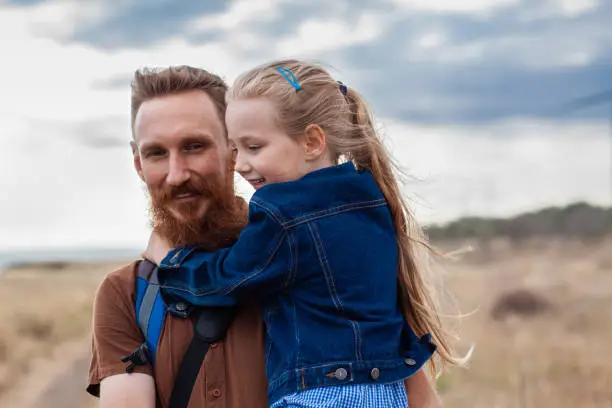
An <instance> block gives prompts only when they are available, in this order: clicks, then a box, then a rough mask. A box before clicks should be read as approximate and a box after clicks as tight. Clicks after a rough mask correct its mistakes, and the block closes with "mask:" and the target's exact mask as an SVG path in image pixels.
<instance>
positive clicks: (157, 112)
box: [134, 91, 225, 144]
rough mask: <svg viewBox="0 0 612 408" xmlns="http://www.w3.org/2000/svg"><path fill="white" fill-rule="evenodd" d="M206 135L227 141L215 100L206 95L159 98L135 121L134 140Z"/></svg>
mask: <svg viewBox="0 0 612 408" xmlns="http://www.w3.org/2000/svg"><path fill="white" fill-rule="evenodd" d="M195 134H203V135H210V136H212V137H220V138H224V137H225V134H224V126H223V122H222V121H221V119H220V118H219V113H218V111H217V109H216V107H215V105H214V103H213V101H212V100H211V98H210V97H209V96H208V95H207V94H206V93H204V92H202V91H192V92H188V93H182V94H177V95H167V96H161V97H156V98H153V99H150V100H148V101H146V102H144V103H143V104H142V105H141V107H140V109H139V110H138V114H137V115H136V118H135V121H134V138H135V140H136V142H137V143H139V144H140V143H141V142H143V141H144V140H143V139H147V140H148V139H159V138H169V137H170V138H173V137H180V136H185V135H195Z"/></svg>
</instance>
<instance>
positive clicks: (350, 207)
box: [283, 199, 387, 228]
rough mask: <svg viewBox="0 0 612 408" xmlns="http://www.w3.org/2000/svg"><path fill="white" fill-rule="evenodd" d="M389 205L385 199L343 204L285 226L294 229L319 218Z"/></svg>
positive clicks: (303, 217) (291, 221)
mask: <svg viewBox="0 0 612 408" xmlns="http://www.w3.org/2000/svg"><path fill="white" fill-rule="evenodd" d="M386 205H387V202H386V201H384V199H382V201H381V200H376V201H370V202H364V203H356V204H350V205H349V204H343V205H340V206H337V207H334V208H328V209H326V210H321V211H317V212H314V213H308V214H304V215H301V216H299V217H297V218H293V219H291V220H289V221H287V222H285V223H284V224H283V227H284V228H294V227H296V226H298V225H300V224H303V223H306V222H310V221H314V220H316V219H319V218H324V217H330V216H332V215H336V214H341V213H344V212H349V211H355V210H362V209H366V208H375V207H384V206H386Z"/></svg>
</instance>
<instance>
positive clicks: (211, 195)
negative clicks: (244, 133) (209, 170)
mask: <svg viewBox="0 0 612 408" xmlns="http://www.w3.org/2000/svg"><path fill="white" fill-rule="evenodd" d="M230 174H231V173H230ZM230 180H231V178H230ZM149 192H150V196H151V204H150V205H151V224H152V225H151V226H152V227H153V230H154V231H155V232H157V233H158V234H160V235H161V236H162V237H164V238H166V239H167V240H168V242H169V243H170V244H171V245H172V246H173V247H179V246H184V245H197V246H201V247H204V248H205V249H207V250H209V251H212V250H215V249H218V248H223V247H226V246H229V245H231V244H232V243H233V242H234V241H235V240H236V239H237V238H238V235H239V234H240V232H241V231H242V230H243V229H244V227H245V226H246V224H247V217H248V210H247V205H246V203H245V201H244V200H243V199H242V198H240V197H236V195H235V193H234V186H233V184H232V182H231V181H230V182H224V180H223V179H222V177H219V176H217V177H215V176H211V177H208V178H203V177H201V176H198V175H196V174H192V175H191V178H190V179H189V181H187V182H186V183H185V184H183V185H181V186H178V187H177V186H168V185H163V186H161V187H157V188H153V187H150V188H149ZM186 193H187V194H193V195H195V196H196V198H195V199H193V200H188V201H186V202H180V201H178V202H177V201H175V200H176V197H178V196H180V195H181V194H186ZM203 200H205V201H206V202H207V209H206V213H205V214H204V216H203V217H201V216H200V214H199V213H200V212H201V208H202V201H203ZM170 208H172V209H173V210H174V211H175V212H178V213H179V214H181V215H182V217H181V218H177V217H176V216H175V215H174V213H173V211H172V210H170Z"/></svg>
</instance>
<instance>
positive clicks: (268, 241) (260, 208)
mask: <svg viewBox="0 0 612 408" xmlns="http://www.w3.org/2000/svg"><path fill="white" fill-rule="evenodd" d="M277 214H278V213H277V212H276V211H273V210H271V209H270V207H269V206H264V205H261V204H257V203H253V202H251V204H250V205H249V224H248V226H247V227H246V228H245V229H244V230H243V231H242V233H241V234H240V236H239V238H238V240H237V241H236V243H235V244H234V245H233V246H232V247H229V248H224V249H221V250H218V251H216V252H205V251H203V250H201V249H198V248H197V247H184V248H176V249H173V250H171V251H170V252H168V254H167V255H166V257H165V258H164V259H163V260H162V262H161V263H160V265H159V269H158V276H159V282H160V286H161V290H162V292H163V294H164V296H166V297H170V298H172V299H175V300H183V301H187V302H189V303H191V304H193V305H196V306H227V305H228V301H230V300H231V299H233V300H234V301H240V300H242V299H243V298H245V297H248V296H253V295H256V296H262V295H266V294H269V293H273V292H276V291H279V290H281V289H282V288H283V287H286V286H287V285H288V283H289V279H288V278H289V277H290V276H291V275H292V274H291V273H290V271H291V270H292V268H293V265H292V256H290V254H291V248H290V246H289V239H288V231H287V230H285V229H284V228H283V226H282V223H281V220H280V217H279V216H278V215H277Z"/></svg>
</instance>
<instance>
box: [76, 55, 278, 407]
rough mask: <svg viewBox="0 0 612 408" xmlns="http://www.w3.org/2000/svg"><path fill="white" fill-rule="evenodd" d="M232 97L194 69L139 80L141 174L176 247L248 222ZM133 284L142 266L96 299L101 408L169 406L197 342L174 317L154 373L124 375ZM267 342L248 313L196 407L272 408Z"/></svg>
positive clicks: (252, 310)
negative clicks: (234, 150)
mask: <svg viewBox="0 0 612 408" xmlns="http://www.w3.org/2000/svg"><path fill="white" fill-rule="evenodd" d="M225 91H226V85H225V83H224V82H223V81H222V80H221V79H220V78H219V77H217V76H215V75H212V74H210V73H208V72H206V71H203V70H199V69H194V68H189V67H179V68H170V69H167V70H164V71H161V72H150V71H144V72H137V73H136V75H135V78H134V82H133V88H132V134H133V141H132V150H133V154H134V166H135V167H136V170H137V172H138V174H139V176H140V178H141V179H142V180H143V181H144V183H145V185H146V187H147V190H148V193H149V195H150V201H151V203H150V205H151V218H152V220H151V221H152V225H153V228H154V229H155V230H156V231H158V232H159V233H160V234H161V235H162V236H164V237H166V238H167V239H168V240H169V241H170V242H172V243H173V244H174V245H181V244H184V243H187V242H189V243H198V244H202V245H205V246H208V247H210V248H216V247H218V246H221V245H226V244H227V243H229V242H231V240H232V239H235V238H236V237H237V235H238V233H239V231H240V229H241V228H242V227H243V226H244V225H245V222H246V207H245V206H244V202H241V201H240V200H237V199H236V197H235V195H234V190H233V170H232V157H231V149H230V147H229V146H228V143H227V139H226V131H225V126H224V120H223V118H224V115H225ZM241 204H243V205H241ZM136 277H137V263H133V264H130V265H126V266H124V267H122V268H120V269H119V270H117V271H114V272H112V273H111V274H109V275H108V276H107V277H106V278H105V279H104V281H103V282H102V284H101V285H100V288H99V290H98V292H97V295H96V299H95V303H94V312H93V342H92V345H93V347H92V349H93V350H92V351H93V358H92V362H91V367H90V372H89V384H90V385H89V387H88V391H89V392H90V393H91V394H93V395H98V394H99V396H100V406H101V407H103V408H107V407H112V408H122V407H134V408H153V407H156V406H157V407H167V406H168V401H169V398H170V394H171V391H172V387H173V382H174V377H175V376H176V374H177V371H178V368H179V366H180V363H181V359H182V357H183V354H184V353H185V351H186V349H187V347H188V345H189V342H190V341H191V338H192V335H193V334H192V333H193V329H192V324H191V322H190V321H189V320H188V319H183V318H180V317H175V316H173V315H171V314H168V315H167V318H166V321H165V324H164V328H163V330H162V333H161V337H160V340H159V343H158V344H159V346H158V349H157V354H156V356H157V357H156V361H155V368H154V370H153V369H152V368H151V365H149V364H146V365H139V366H136V367H135V368H134V371H133V373H131V374H128V373H126V365H127V364H126V363H124V362H122V360H121V358H122V357H123V356H126V355H129V354H130V353H131V352H132V351H133V350H134V349H136V348H137V347H138V346H140V345H141V344H142V343H143V340H144V339H143V335H142V333H141V331H140V329H139V327H138V325H137V320H136V316H135V310H134V298H135V287H136V286H135V282H136ZM263 341H264V332H263V325H262V319H261V316H260V314H259V309H258V308H257V307H245V308H242V309H241V310H240V311H239V312H238V314H237V317H236V319H235V321H234V323H233V324H232V325H231V327H230V328H229V330H228V333H227V336H226V338H225V340H224V341H223V342H221V343H219V344H218V346H216V347H215V346H214V345H213V347H211V348H210V350H209V352H208V353H207V355H206V359H205V363H204V364H203V366H202V368H201V370H200V372H199V375H198V378H197V380H196V383H195V386H194V388H193V392H192V395H191V399H190V405H189V407H192V408H232V407H253V408H259V407H267V400H266V395H265V393H266V380H265V366H264V364H265V361H264V342H263ZM156 399H157V400H158V401H157V403H156ZM156 404H157V405H156Z"/></svg>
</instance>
